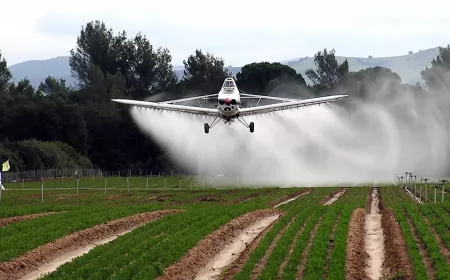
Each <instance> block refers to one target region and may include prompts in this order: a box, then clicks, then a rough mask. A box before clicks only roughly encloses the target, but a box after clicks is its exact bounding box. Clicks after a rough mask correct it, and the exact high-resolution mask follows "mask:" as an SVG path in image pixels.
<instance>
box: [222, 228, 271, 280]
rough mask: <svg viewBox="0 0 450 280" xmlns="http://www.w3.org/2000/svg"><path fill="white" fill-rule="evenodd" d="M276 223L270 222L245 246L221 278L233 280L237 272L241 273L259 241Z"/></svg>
mask: <svg viewBox="0 0 450 280" xmlns="http://www.w3.org/2000/svg"><path fill="white" fill-rule="evenodd" d="M274 225H275V223H272V224H270V225H269V226H268V227H266V228H265V229H264V230H263V231H262V232H261V233H260V234H259V235H258V236H257V237H256V238H255V239H254V240H253V241H252V242H251V243H250V244H249V245H248V246H246V247H245V249H244V251H242V252H241V254H240V255H239V257H238V258H237V259H236V260H235V261H234V262H232V263H231V264H230V265H229V266H228V267H227V268H226V271H225V272H223V273H222V275H221V276H220V279H221V280H231V279H232V278H233V277H234V276H235V275H236V274H237V273H239V272H240V271H241V269H242V267H244V265H245V264H246V263H247V261H248V259H249V258H250V254H251V253H252V252H253V250H255V249H256V247H258V244H259V242H260V241H261V239H263V237H264V236H265V234H266V233H268V232H269V231H270V230H271V229H272V228H273V226H274Z"/></svg>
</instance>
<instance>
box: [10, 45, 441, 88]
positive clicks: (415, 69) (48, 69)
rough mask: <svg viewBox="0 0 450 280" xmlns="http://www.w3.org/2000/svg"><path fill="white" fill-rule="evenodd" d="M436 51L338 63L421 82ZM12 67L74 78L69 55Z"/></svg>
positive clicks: (307, 62) (299, 61)
mask: <svg viewBox="0 0 450 280" xmlns="http://www.w3.org/2000/svg"><path fill="white" fill-rule="evenodd" d="M437 55H438V48H437V47H436V48H431V49H427V50H423V51H419V52H416V53H412V54H407V55H403V56H393V57H373V58H372V57H368V58H362V57H343V56H337V57H336V59H337V60H338V62H339V63H341V62H342V61H344V60H345V59H348V63H349V67H350V71H359V70H362V69H366V68H369V67H375V66H382V67H387V68H390V69H391V70H392V71H394V72H396V73H397V74H399V75H400V77H401V78H402V81H403V82H404V83H410V84H415V83H417V82H419V83H422V79H421V76H420V71H421V70H423V69H425V67H426V66H429V65H431V60H433V58H436V56H437ZM281 63H284V64H288V65H289V66H291V67H292V68H294V69H295V70H296V71H297V73H300V74H302V75H305V70H306V69H308V68H315V65H314V57H303V58H296V59H291V60H287V61H281ZM183 68H184V67H183V66H174V70H175V72H176V73H177V76H178V78H181V77H182V76H183ZM240 69H241V67H232V66H228V70H229V71H230V72H231V73H233V74H236V73H237V72H239V71H240ZM9 70H10V71H11V74H12V75H13V80H14V81H15V82H17V81H19V80H21V79H23V78H25V77H27V78H28V79H29V80H30V82H31V84H32V85H33V86H35V87H37V86H39V84H40V82H42V81H43V80H44V79H45V78H46V77H47V76H49V75H50V76H53V77H55V78H63V79H65V80H66V82H67V84H69V85H70V84H73V83H74V82H75V79H74V77H72V75H71V73H70V67H69V57H68V56H61V57H56V58H51V59H47V60H29V61H25V62H21V63H17V64H14V65H12V66H10V67H9ZM305 80H306V82H307V83H309V84H310V83H311V82H310V81H309V79H307V77H305Z"/></svg>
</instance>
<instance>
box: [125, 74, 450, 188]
mask: <svg viewBox="0 0 450 280" xmlns="http://www.w3.org/2000/svg"><path fill="white" fill-rule="evenodd" d="M378 82H380V81H378ZM396 88H397V90H396V92H392V91H393V89H392V87H391V86H390V85H389V83H388V82H386V83H385V84H383V86H380V87H378V89H377V90H376V92H371V93H369V96H373V97H372V98H370V99H365V100H364V101H355V100H354V99H351V97H348V99H349V100H348V102H349V103H350V104H351V105H350V106H345V107H344V106H340V105H336V104H328V105H322V106H314V107H306V108H300V109H298V110H297V109H294V110H289V111H284V112H277V113H273V114H268V115H260V116H258V115H256V116H252V117H247V118H246V121H247V122H250V121H253V122H254V123H255V132H254V133H253V134H251V133H250V132H249V131H248V129H247V128H246V127H245V126H243V125H242V124H241V123H239V122H235V123H233V124H232V125H225V124H223V123H222V122H220V123H219V124H217V125H216V126H215V127H214V128H212V129H211V131H210V133H209V134H205V133H204V132H203V124H204V123H205V122H211V121H212V119H211V118H210V117H198V116H193V115H188V114H182V113H176V112H164V111H155V110H151V109H137V108H132V109H131V115H132V117H133V118H134V120H135V122H136V123H137V124H138V126H139V127H140V129H141V130H142V131H143V132H145V133H146V134H148V135H149V136H151V137H152V138H153V139H155V140H156V142H157V143H159V144H160V145H161V146H162V147H163V148H165V149H166V150H167V151H168V152H169V154H170V156H171V157H172V159H173V160H174V161H175V162H177V163H179V164H180V165H182V166H184V167H185V168H189V169H191V170H192V171H193V172H196V173H200V174H209V175H211V176H215V175H217V174H225V177H227V176H228V177H227V178H229V177H232V178H236V177H237V178H239V180H240V182H246V183H256V184H265V185H267V184H271V185H274V184H275V185H279V186H292V185H294V184H295V185H309V186H311V185H326V184H333V185H335V184H341V185H344V184H352V185H353V184H356V183H363V182H374V181H376V182H393V181H394V182H396V181H397V177H396V175H397V174H399V176H401V175H402V174H403V175H404V173H403V172H405V171H408V172H412V173H414V174H422V175H423V176H428V177H432V176H442V175H445V174H444V173H445V172H446V171H447V169H448V164H447V159H448V143H449V139H448V138H449V127H450V125H449V113H448V112H447V111H446V109H445V108H448V105H450V98H449V97H447V95H446V94H444V93H443V94H434V95H430V94H428V93H426V94H425V95H423V94H422V95H418V94H415V93H413V92H412V91H410V90H407V89H409V88H410V87H408V86H406V85H404V86H403V85H402V87H401V89H402V90H398V87H396ZM277 92H278V94H277V95H280V96H285V97H286V96H287V95H289V94H284V95H283V92H280V91H277ZM285 92H286V93H287V92H288V91H287V90H286V91H285ZM297 96H298V95H297ZM347 105H348V104H347ZM349 108H351V109H349ZM231 182H236V179H234V181H231Z"/></svg>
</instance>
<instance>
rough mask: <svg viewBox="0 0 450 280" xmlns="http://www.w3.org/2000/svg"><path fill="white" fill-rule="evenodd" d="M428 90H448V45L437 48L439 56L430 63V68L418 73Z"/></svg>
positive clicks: (449, 59)
mask: <svg viewBox="0 0 450 280" xmlns="http://www.w3.org/2000/svg"><path fill="white" fill-rule="evenodd" d="M420 74H421V76H422V78H423V79H424V80H425V84H426V86H427V87H428V89H430V90H438V91H439V90H445V89H448V88H450V45H447V47H445V48H444V47H439V54H438V55H437V57H436V58H435V59H433V60H432V61H431V67H430V68H429V67H426V68H425V70H422V71H421V72H420Z"/></svg>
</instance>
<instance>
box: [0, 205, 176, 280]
mask: <svg viewBox="0 0 450 280" xmlns="http://www.w3.org/2000/svg"><path fill="white" fill-rule="evenodd" d="M177 212H180V210H161V211H154V212H147V213H141V214H137V215H134V216H130V217H125V218H121V219H117V220H113V221H109V222H107V223H104V224H100V225H96V226H94V227H92V228H88V229H85V230H82V231H78V232H74V233H72V234H70V235H67V236H64V237H62V238H59V239H57V240H55V241H54V242H49V243H47V244H44V245H42V246H39V247H37V248H35V249H33V250H31V251H29V252H27V253H25V254H23V255H21V256H19V257H16V258H14V259H13V260H11V261H8V262H3V263H0V279H4V280H10V279H20V278H21V277H22V276H24V275H26V274H28V273H31V272H33V271H35V270H38V269H39V268H40V267H41V266H43V265H48V264H49V262H51V261H53V260H54V259H56V258H58V257H61V256H63V255H65V254H67V253H69V254H70V253H71V252H73V251H76V250H77V249H80V248H83V247H84V246H87V245H89V244H90V243H93V242H95V241H98V240H102V239H105V238H109V237H112V236H114V235H116V234H120V233H122V232H124V231H128V230H131V229H133V228H136V227H138V226H141V225H143V224H145V223H148V222H151V221H155V220H157V219H160V218H162V217H163V216H165V215H168V214H174V213H177Z"/></svg>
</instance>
